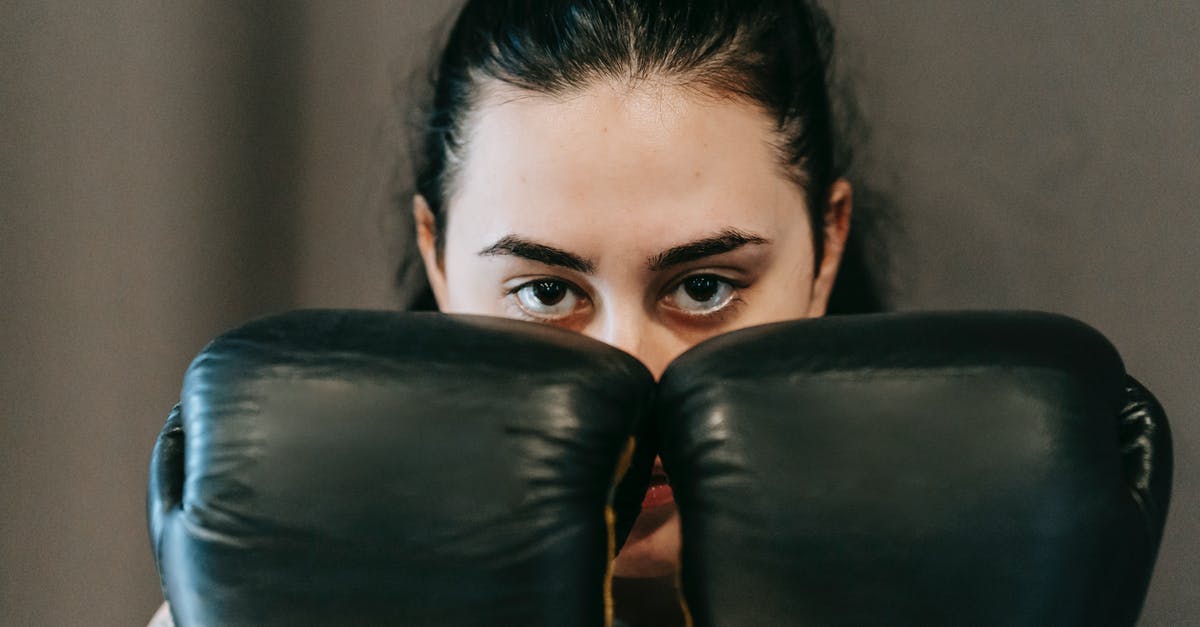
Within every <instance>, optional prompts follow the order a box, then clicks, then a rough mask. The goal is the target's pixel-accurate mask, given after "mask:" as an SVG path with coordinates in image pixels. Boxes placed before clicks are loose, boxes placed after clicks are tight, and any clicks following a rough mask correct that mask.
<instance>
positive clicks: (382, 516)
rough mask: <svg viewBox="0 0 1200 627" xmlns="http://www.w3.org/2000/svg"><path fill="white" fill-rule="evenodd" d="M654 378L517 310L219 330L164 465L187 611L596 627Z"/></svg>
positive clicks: (303, 316) (158, 522) (160, 552)
mask: <svg viewBox="0 0 1200 627" xmlns="http://www.w3.org/2000/svg"><path fill="white" fill-rule="evenodd" d="M653 393H654V380H653V377H652V376H651V374H650V373H649V372H648V371H647V370H646V369H645V368H644V367H643V366H642V365H641V364H640V363H638V362H637V361H636V360H635V359H633V358H632V357H630V356H629V355H627V354H625V353H622V352H620V351H618V350H616V349H614V348H611V347H609V346H607V345H604V344H602V343H600V342H596V341H593V340H590V339H588V338H585V337H583V336H580V335H577V334H574V333H570V332H567V331H563V330H559V329H554V328H550V327H547V326H543V325H536V324H532V323H525V322H517V321H512V320H502V319H496V318H483V317H465V316H464V317H454V316H443V315H440V314H399V313H388V312H350V311H302V312H295V313H290V314H285V315H282V316H277V317H273V318H268V319H264V320H260V321H257V322H253V323H251V324H249V325H247V326H244V327H242V328H240V329H237V330H235V331H232V332H230V333H227V334H225V335H223V336H221V337H220V338H218V339H216V340H215V341H213V342H212V343H211V344H210V345H209V346H208V347H206V348H205V349H204V351H203V352H202V353H201V354H200V355H199V356H198V357H197V358H196V360H195V361H194V362H193V363H192V365H191V367H190V368H189V369H188V371H187V374H186V376H185V380H184V386H183V393H182V397H181V401H180V404H179V406H178V407H177V408H176V410H175V411H174V412H172V413H171V416H170V418H169V419H168V421H167V423H166V426H165V427H164V429H163V431H162V433H161V435H160V437H159V439H158V443H157V445H156V447H155V450H154V453H153V460H152V463H151V469H150V476H151V480H150V486H149V521H150V533H151V537H152V542H153V548H154V553H155V557H156V559H157V564H158V569H159V574H160V577H161V580H162V584H163V592H164V595H165V596H166V598H167V600H168V601H169V603H170V606H171V611H172V614H173V617H174V619H175V624H176V625H178V627H188V626H192V625H220V626H236V625H260V626H261V625H439V626H443V625H556V626H557V625H603V624H605V623H606V620H608V618H607V616H606V614H607V613H608V612H610V611H611V609H610V607H606V606H608V605H609V603H608V600H607V598H606V596H607V594H608V585H609V582H608V579H607V578H608V575H609V564H610V562H611V558H612V553H613V551H614V549H615V546H616V541H617V540H618V539H619V538H618V537H619V536H620V535H621V534H622V533H624V532H626V531H627V530H628V527H629V525H630V524H631V523H632V519H633V517H634V516H636V514H637V510H638V507H639V504H640V502H641V498H642V494H643V493H644V491H645V487H646V483H647V481H648V479H649V474H650V468H651V465H652V462H653V455H649V456H647V452H646V451H644V450H642V451H639V452H638V453H637V454H634V453H633V448H632V443H633V441H634V439H636V437H637V435H638V433H639V429H642V428H645V420H644V418H645V416H646V415H647V412H648V411H649V409H650V407H651V404H652V398H653ZM630 464H632V467H630ZM626 468H628V470H626ZM618 476H623V477H624V480H623V481H622V482H621V483H620V486H619V488H618V487H616V485H615V483H616V480H617V477H618ZM614 506H615V508H616V510H617V511H614V509H613V508H614ZM614 519H615V520H614ZM617 521H619V522H617ZM614 524H616V525H618V526H620V527H621V528H620V529H616V528H614Z"/></svg>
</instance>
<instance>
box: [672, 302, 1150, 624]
mask: <svg viewBox="0 0 1200 627" xmlns="http://www.w3.org/2000/svg"><path fill="white" fill-rule="evenodd" d="M656 413H657V419H656V420H657V425H658V429H659V430H660V432H661V434H660V441H661V442H662V447H663V448H662V453H661V454H662V458H663V462H664V465H665V468H666V471H667V473H668V474H669V475H670V478H671V486H672V489H673V490H674V494H675V499H676V501H677V504H678V507H679V511H680V517H681V526H682V534H683V549H682V556H681V557H682V589H683V597H684V600H685V602H686V606H687V610H689V611H690V613H691V617H692V619H693V621H694V624H695V625H701V626H708V625H817V626H830V625H854V626H863V625H972V626H983V625H1004V626H1007V627H1012V626H1019V625H1039V626H1042V625H1045V626H1056V627H1064V626H1072V625H1079V626H1084V625H1086V626H1089V627H1095V626H1097V625H1131V624H1133V623H1134V622H1136V620H1137V616H1138V613H1139V611H1140V608H1141V605H1142V601H1143V598H1144V595H1145V592H1146V588H1147V585H1148V582H1149V579H1150V573H1151V569H1152V567H1153V564H1154V560H1155V555H1156V552H1157V548H1158V543H1159V539H1160V538H1161V534H1162V528H1163V521H1164V518H1165V515H1166V510H1167V501H1168V497H1169V491H1170V481H1171V447H1170V435H1169V432H1168V428H1167V422H1166V419H1165V416H1164V415H1163V412H1162V409H1161V407H1159V405H1158V403H1157V402H1155V401H1154V399H1153V397H1151V396H1150V394H1149V393H1148V392H1147V391H1146V390H1145V389H1144V388H1142V387H1141V386H1140V385H1138V384H1137V382H1136V381H1134V380H1133V379H1131V378H1129V377H1128V376H1127V375H1126V373H1125V370H1124V367H1123V365H1122V362H1121V360H1120V358H1119V357H1118V355H1117V353H1116V351H1115V350H1114V349H1113V347H1112V346H1111V345H1110V344H1109V342H1107V341H1106V340H1105V339H1104V338H1103V337H1102V336H1101V335H1100V334H1099V333H1097V332H1096V331H1094V330H1092V329H1091V328H1089V327H1087V326H1085V325H1083V324H1082V323H1079V322H1076V321H1073V320H1070V319H1067V318H1063V317H1059V316H1054V315H1049V314H1037V313H984V312H977V313H958V314H956V313H940V314H899V315H872V316H852V317H835V318H826V319H820V320H805V321H797V322H788V323H779V324H773V325H767V326H763V327H756V328H750V329H745V330H741V331H738V332H734V333H731V334H728V335H725V336H722V337H719V338H716V339H713V340H710V341H708V342H705V343H703V344H701V345H698V346H696V347H694V348H692V349H691V350H690V351H689V352H687V353H685V354H684V355H682V356H681V357H680V358H679V359H677V360H676V361H675V362H674V363H673V364H672V365H671V366H670V367H669V368H668V370H667V371H666V372H665V373H664V375H663V377H662V380H661V384H660V396H659V399H658V409H657V410H656Z"/></svg>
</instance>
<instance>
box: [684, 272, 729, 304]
mask: <svg viewBox="0 0 1200 627" xmlns="http://www.w3.org/2000/svg"><path fill="white" fill-rule="evenodd" d="M720 289H721V284H720V282H719V281H717V279H716V278H715V277H711V276H695V277H692V278H690V279H688V280H687V281H684V282H683V290H684V291H685V292H687V295H688V298H691V299H693V300H696V301H699V302H705V301H708V300H711V299H712V297H713V296H716V295H717V291H718V290H720Z"/></svg>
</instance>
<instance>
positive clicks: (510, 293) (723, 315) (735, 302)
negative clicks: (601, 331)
mask: <svg viewBox="0 0 1200 627" xmlns="http://www.w3.org/2000/svg"><path fill="white" fill-rule="evenodd" d="M696 277H712V278H714V279H716V280H718V281H720V282H722V283H726V284H728V285H729V286H730V287H731V288H733V290H734V293H733V296H732V297H730V299H729V302H727V303H726V304H725V306H723V307H721V308H719V309H716V310H713V311H710V312H707V313H699V314H695V313H686V312H684V311H682V310H680V309H677V308H676V309H675V310H674V311H675V312H677V315H678V316H680V317H682V318H684V319H685V320H687V321H689V322H693V323H705V324H718V323H722V322H725V321H726V320H727V319H728V318H730V317H731V316H732V315H733V314H735V313H737V311H738V310H740V309H741V307H742V305H744V304H745V302H746V301H744V300H743V299H742V298H741V296H740V295H739V294H740V290H743V289H745V288H746V287H747V285H746V284H745V283H743V282H740V281H734V280H732V279H729V278H727V277H723V276H720V275H716V274H712V273H707V272H699V273H696V274H689V275H687V276H684V277H681V278H680V279H678V280H677V281H675V282H673V283H671V287H670V289H668V290H667V291H666V293H667V294H670V293H673V292H675V291H676V290H678V289H679V288H680V287H681V286H682V285H683V284H684V282H685V281H688V280H689V279H693V278H696ZM539 281H553V282H556V283H561V284H563V285H564V286H566V288H567V289H568V290H570V291H571V292H572V293H574V294H575V296H576V298H581V299H586V298H587V296H586V294H585V293H584V291H583V290H581V289H580V288H579V287H578V286H576V285H575V284H574V283H571V282H570V281H566V280H563V279H559V278H554V277H538V278H535V279H531V280H529V281H525V282H524V283H521V284H520V285H517V286H515V287H512V288H510V289H508V290H506V291H505V296H506V297H507V299H508V300H509V302H510V308H511V309H512V310H513V311H514V312H515V313H516V314H517V315H518V316H520V317H521V318H522V319H524V320H529V321H533V322H544V323H550V324H554V323H558V322H560V321H563V320H567V319H570V317H571V315H572V314H567V315H566V316H563V317H561V318H545V317H541V316H536V315H533V314H530V313H529V312H528V311H526V310H525V308H523V307H521V306H520V304H518V303H517V302H515V301H516V299H517V298H518V296H517V294H518V293H519V292H520V291H521V290H523V289H525V288H527V287H530V286H532V285H534V284H536V283H538V282H539Z"/></svg>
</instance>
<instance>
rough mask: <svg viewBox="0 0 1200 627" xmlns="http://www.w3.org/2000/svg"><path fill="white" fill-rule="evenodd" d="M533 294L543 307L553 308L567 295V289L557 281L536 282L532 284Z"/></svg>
mask: <svg viewBox="0 0 1200 627" xmlns="http://www.w3.org/2000/svg"><path fill="white" fill-rule="evenodd" d="M533 294H534V296H536V297H537V299H538V301H540V302H541V303H542V304H543V305H546V306H548V307H549V306H554V305H557V304H558V303H559V302H561V301H562V299H563V297H565V296H566V295H567V287H566V286H565V285H563V284H562V283H560V282H558V281H538V282H537V283H534V284H533Z"/></svg>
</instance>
